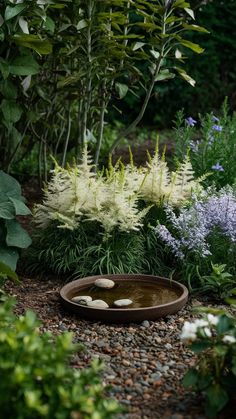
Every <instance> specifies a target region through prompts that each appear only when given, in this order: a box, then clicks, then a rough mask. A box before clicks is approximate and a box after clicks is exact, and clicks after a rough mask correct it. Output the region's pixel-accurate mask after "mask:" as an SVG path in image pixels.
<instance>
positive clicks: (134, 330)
mask: <svg viewBox="0 0 236 419" xmlns="http://www.w3.org/2000/svg"><path fill="white" fill-rule="evenodd" d="M61 286H62V285H61V283H59V282H58V281H55V280H48V281H47V282H46V281H40V280H37V279H34V280H30V279H23V280H22V284H21V285H20V286H15V285H12V284H10V285H8V290H9V292H10V293H11V294H13V295H15V296H16V297H17V312H18V313H23V312H24V311H25V309H33V310H34V311H35V312H36V313H37V315H38V317H39V318H40V319H41V321H42V324H43V326H42V330H43V331H46V330H50V331H52V332H53V333H55V334H59V333H62V332H64V331H72V332H73V333H74V335H75V341H76V342H81V343H83V345H84V346H85V350H84V351H83V352H81V353H78V354H77V355H76V356H75V357H74V361H73V366H74V367H76V368H81V367H85V366H88V365H89V362H90V360H91V359H92V358H99V359H102V360H103V361H104V364H105V369H104V382H105V383H106V384H108V385H111V389H110V390H109V394H110V395H112V396H113V397H115V398H116V399H117V400H119V401H120V402H121V403H122V404H123V405H124V406H125V408H126V409H127V413H123V414H122V415H121V416H120V418H129V419H140V418H143V419H149V418H151V419H156V418H168V419H204V418H205V415H204V407H203V400H202V398H201V396H196V395H195V394H194V393H190V392H189V391H186V390H185V389H184V388H183V387H182V386H181V378H182V377H183V374H184V373H185V371H186V370H187V368H188V367H189V366H191V365H192V364H193V362H194V357H193V354H192V353H191V352H190V351H189V350H187V348H186V347H185V346H184V345H183V344H182V343H181V342H180V339H179V333H180V330H181V328H182V325H183V323H184V321H185V320H189V319H191V318H192V317H193V314H192V313H191V308H192V304H189V305H188V306H186V307H185V308H184V309H182V310H181V311H180V312H179V313H178V314H176V315H171V316H167V317H166V318H165V319H161V320H159V321H144V322H143V323H142V324H139V325H138V324H129V325H104V324H101V323H96V322H89V321H85V320H82V319H79V318H78V317H76V316H75V315H73V314H71V313H69V312H66V311H65V310H64V309H63V307H62V306H61V303H60V301H59V295H58V291H59V289H60V288H61ZM197 304H198V302H197V301H193V305H197ZM223 417H224V418H226V417H227V418H229V419H230V418H232V416H228V415H226V414H225V415H224V416H222V415H221V418H223Z"/></svg>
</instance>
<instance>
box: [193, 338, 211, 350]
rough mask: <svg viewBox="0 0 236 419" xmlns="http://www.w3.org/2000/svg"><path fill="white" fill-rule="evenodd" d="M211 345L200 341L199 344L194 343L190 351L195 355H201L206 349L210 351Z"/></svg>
mask: <svg viewBox="0 0 236 419" xmlns="http://www.w3.org/2000/svg"><path fill="white" fill-rule="evenodd" d="M210 346H211V345H210V343H209V342H207V341H203V340H202V341H199V342H193V343H192V345H191V346H190V349H191V350H192V351H193V352H195V353H199V352H202V351H205V349H208V348H209V347H210Z"/></svg>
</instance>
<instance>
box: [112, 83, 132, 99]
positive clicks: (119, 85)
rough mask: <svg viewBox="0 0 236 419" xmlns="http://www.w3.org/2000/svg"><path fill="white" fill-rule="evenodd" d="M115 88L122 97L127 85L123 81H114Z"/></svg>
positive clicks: (126, 90) (121, 97)
mask: <svg viewBox="0 0 236 419" xmlns="http://www.w3.org/2000/svg"><path fill="white" fill-rule="evenodd" d="M115 89H116V91H117V93H118V95H119V98H120V99H123V98H124V97H125V96H126V94H127V92H128V90H129V88H128V86H127V85H126V84H123V83H115Z"/></svg>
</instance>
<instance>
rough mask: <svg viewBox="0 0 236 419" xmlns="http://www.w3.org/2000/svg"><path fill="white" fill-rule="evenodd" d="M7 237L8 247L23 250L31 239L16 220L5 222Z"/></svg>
mask: <svg viewBox="0 0 236 419" xmlns="http://www.w3.org/2000/svg"><path fill="white" fill-rule="evenodd" d="M6 227H7V236H6V243H7V245H8V246H12V247H19V248H20V249H25V248H26V247H28V246H29V245H30V244H31V242H32V241H31V238H30V236H29V234H28V233H27V231H26V230H24V229H23V228H22V227H21V225H20V224H19V223H18V221H16V220H10V221H6Z"/></svg>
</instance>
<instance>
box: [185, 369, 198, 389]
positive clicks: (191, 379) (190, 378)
mask: <svg viewBox="0 0 236 419" xmlns="http://www.w3.org/2000/svg"><path fill="white" fill-rule="evenodd" d="M197 382H198V373H197V371H196V370H195V369H193V368H191V369H190V370H189V371H188V372H187V373H186V374H185V376H184V378H183V385H184V387H192V386H194V385H195V384H197Z"/></svg>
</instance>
